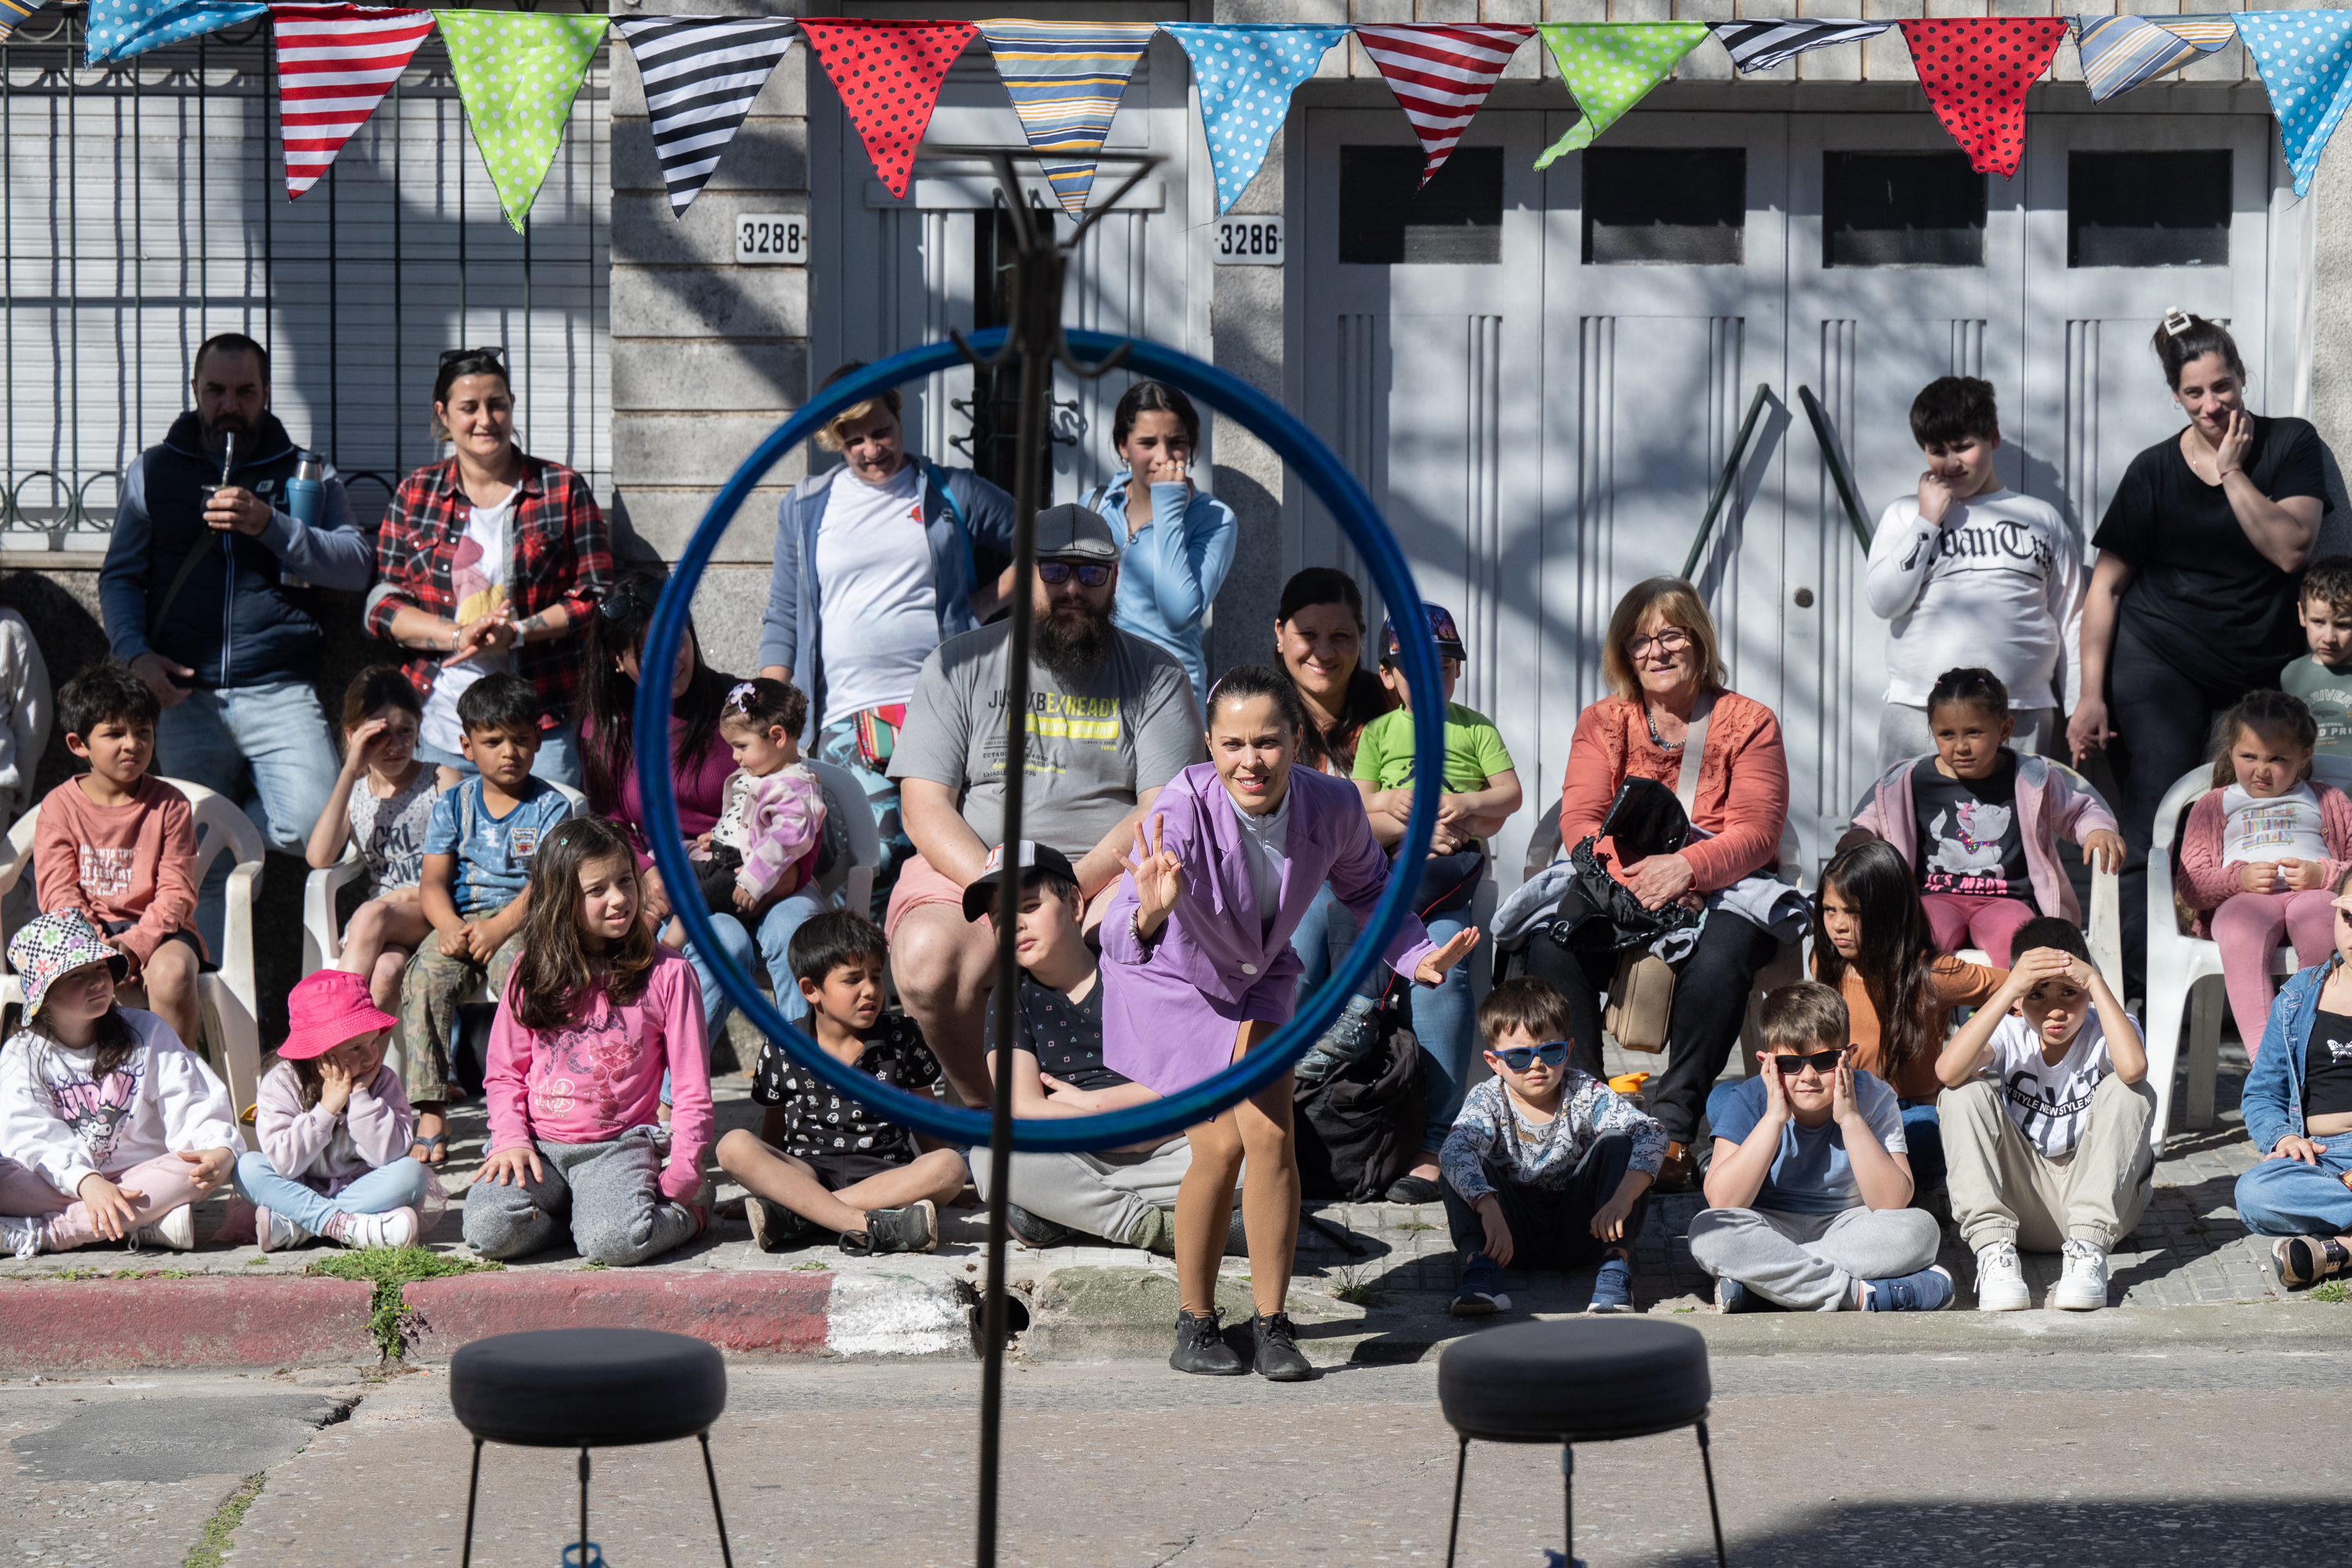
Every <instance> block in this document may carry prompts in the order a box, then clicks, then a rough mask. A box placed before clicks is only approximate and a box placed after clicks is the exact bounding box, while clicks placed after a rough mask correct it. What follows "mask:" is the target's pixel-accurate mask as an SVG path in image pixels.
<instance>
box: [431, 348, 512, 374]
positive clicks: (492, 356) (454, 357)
mask: <svg viewBox="0 0 2352 1568" xmlns="http://www.w3.org/2000/svg"><path fill="white" fill-rule="evenodd" d="M469 359H486V360H495V361H496V362H497V363H499V364H504V363H507V351H506V350H505V349H503V348H495V349H443V350H442V351H441V368H443V369H444V370H446V369H447V368H448V367H449V366H451V365H453V364H456V363H457V362H458V361H460V360H469Z"/></svg>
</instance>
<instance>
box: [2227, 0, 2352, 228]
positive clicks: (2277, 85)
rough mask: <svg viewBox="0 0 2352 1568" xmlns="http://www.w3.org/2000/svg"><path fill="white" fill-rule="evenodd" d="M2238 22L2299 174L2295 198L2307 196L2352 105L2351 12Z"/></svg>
mask: <svg viewBox="0 0 2352 1568" xmlns="http://www.w3.org/2000/svg"><path fill="white" fill-rule="evenodd" d="M2237 23H2238V37H2241V38H2242V39H2243V40H2245V45H2246V52H2247V53H2248V54H2250V55H2252V56H2253V57H2254V68H2255V69H2256V70H2258V71H2260V72H2261V73H2262V77H2263V89H2265V90H2266V91H2268V92H2269V93H2270V95H2271V112H2272V113H2273V114H2275V115H2277V116H2278V122H2279V144H2280V146H2281V147H2282V148H2283V149H2284V151H2285V153H2286V163H2287V167H2288V169H2289V170H2291V171H2292V172H2293V173H2294V194H2295V195H2298V196H2299V195H2304V194H2305V192H2307V191H2309V190H2310V189H2311V177H2312V175H2314V174H2317V173H2318V172H2319V155H2320V154H2321V153H2325V152H2326V151H2327V139H2328V138H2329V137H2330V136H2333V135H2334V134H2336V121H2339V120H2341V119H2343V118H2344V110H2345V106H2346V105H2347V102H2352V13H2347V12H2343V11H2242V12H2240V13H2239V14H2238V16H2237Z"/></svg>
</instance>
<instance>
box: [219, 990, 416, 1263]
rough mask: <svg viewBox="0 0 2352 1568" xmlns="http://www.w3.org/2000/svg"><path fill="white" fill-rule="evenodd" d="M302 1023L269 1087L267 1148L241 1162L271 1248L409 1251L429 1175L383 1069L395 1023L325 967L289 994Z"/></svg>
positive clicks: (259, 1125) (401, 1098) (264, 1107)
mask: <svg viewBox="0 0 2352 1568" xmlns="http://www.w3.org/2000/svg"><path fill="white" fill-rule="evenodd" d="M286 1013H287V1019H288V1022H289V1024H290V1025H291V1026H292V1027H291V1030H290V1031H289V1033H288V1035H287V1037H286V1043H285V1044H284V1045H282V1046H279V1047H278V1065H277V1066H276V1067H274V1068H271V1069H270V1070H269V1073H268V1076H267V1077H265V1078H264V1079H262V1080H261V1092H260V1095H259V1097H258V1099H257V1102H256V1104H255V1106H254V1112H253V1130H254V1131H255V1133H256V1134H257V1136H258V1137H259V1138H260V1140H261V1147H260V1148H259V1149H257V1150H256V1151H255V1152H252V1153H249V1154H247V1155H246V1156H245V1157H244V1158H242V1159H240V1160H238V1161H237V1163H236V1190H237V1192H238V1193H239V1194H242V1195H243V1196H244V1198H245V1200H246V1201H247V1203H249V1204H251V1205H253V1206H254V1211H255V1212H254V1234H255V1238H256V1239H257V1240H258V1241H259V1242H260V1243H261V1250H262V1251H264V1252H268V1251H272V1250H274V1249H276V1248H278V1247H293V1246H297V1245H299V1243H302V1242H305V1241H309V1240H310V1239H311V1238H312V1237H326V1238H327V1239H328V1240H329V1241H333V1242H339V1243H341V1245H342V1246H345V1247H407V1246H409V1245H411V1244H412V1243H414V1242H415V1240H416V1238H417V1236H418V1235H419V1234H420V1233H421V1232H422V1231H423V1229H424V1219H423V1216H422V1215H419V1214H418V1212H417V1211H418V1209H419V1207H420V1206H421V1205H424V1203H425V1194H426V1192H427V1190H428V1187H429V1184H430V1174H431V1173H429V1172H427V1171H426V1170H425V1166H424V1165H423V1164H422V1163H419V1162H418V1161H416V1160H415V1159H412V1158H411V1157H410V1156H409V1154H408V1152H407V1150H408V1145H409V1141H410V1135H411V1134H412V1133H414V1132H415V1131H416V1112H415V1110H411V1109H410V1107H409V1103H408V1095H407V1092H406V1091H405V1090H404V1089H402V1088H401V1086H400V1075H399V1074H398V1073H396V1072H394V1071H393V1070H392V1068H388V1067H386V1066H384V1065H383V1047H384V1039H385V1037H387V1036H388V1035H389V1034H390V1033H391V1032H392V1028H393V1026H394V1023H396V1022H397V1020H396V1019H394V1017H393V1016H392V1015H391V1014H389V1013H387V1012H385V1011H384V1010H383V1008H381V1007H379V1006H377V1005H375V1003H374V1001H373V1000H372V999H371V998H370V997H369V995H368V983H367V979H366V977H365V976H363V975H358V974H351V973H345V972H343V971H341V970H338V969H322V970H320V971H319V972H318V973H315V974H307V975H304V976H303V977H302V978H301V979H300V980H299V981H298V982H297V983H296V984H295V986H294V989H293V990H292V991H290V992H289V993H288V994H287V996H286Z"/></svg>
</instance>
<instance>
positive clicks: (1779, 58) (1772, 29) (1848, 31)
mask: <svg viewBox="0 0 2352 1568" xmlns="http://www.w3.org/2000/svg"><path fill="white" fill-rule="evenodd" d="M1714 26H1715V36H1716V37H1717V39H1719V40H1721V42H1722V44H1723V47H1724V52H1725V53H1727V54H1728V55H1729V56H1730V57H1731V63H1732V64H1733V65H1734V66H1736V67H1737V68H1739V69H1740V70H1742V71H1768V70H1770V69H1771V68H1773V67H1774V66H1777V65H1780V64H1782V63H1784V62H1786V61H1788V60H1791V59H1794V58H1796V57H1797V56H1799V55H1801V54H1803V53H1804V52H1805V51H1806V50H1807V49H1819V48H1826V47H1829V46H1830V45H1832V44H1853V43H1859V42H1861V41H1862V40H1863V39H1864V38H1869V37H1876V36H1877V35H1879V34H1881V33H1883V32H1885V31H1886V29H1887V28H1889V27H1891V26H1895V24H1894V23H1892V22H1864V21H1860V20H1855V21H1821V22H1813V21H1786V20H1781V19H1779V18H1776V17H1769V16H1765V17H1759V18H1758V19H1756V20H1754V21H1750V22H1717V23H1716V24H1715V25H1714Z"/></svg>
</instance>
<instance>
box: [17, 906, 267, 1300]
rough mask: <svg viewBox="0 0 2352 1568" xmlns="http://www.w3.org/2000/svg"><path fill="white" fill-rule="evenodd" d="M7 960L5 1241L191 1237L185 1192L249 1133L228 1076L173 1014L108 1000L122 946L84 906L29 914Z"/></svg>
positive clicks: (216, 1172) (226, 1173)
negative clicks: (12, 997)
mask: <svg viewBox="0 0 2352 1568" xmlns="http://www.w3.org/2000/svg"><path fill="white" fill-rule="evenodd" d="M8 963H9V965H10V966H11V967H12V968H14V969H15V970H16V975H17V978H18V979H19V981H21V982H22V983H23V985H24V988H25V1022H24V1026H22V1027H21V1028H19V1029H18V1030H17V1031H16V1034H15V1035H14V1036H13V1037H11V1038H10V1039H9V1041H8V1043H7V1046H6V1048H5V1051H0V1155H5V1160H0V1247H4V1248H6V1249H8V1250H11V1251H13V1252H15V1253H16V1256H17V1257H19V1258H29V1257H31V1256H32V1255H33V1254H34V1253H36V1252H42V1251H49V1252H63V1251H66V1250H68V1249H69V1248H72V1247H88V1246H89V1245H90V1244H91V1243H93V1242H99V1241H107V1242H116V1243H121V1242H123V1241H126V1240H127V1241H129V1242H130V1244H131V1246H132V1247H170V1248H173V1250H176V1251H181V1252H186V1251H190V1250H193V1249H194V1247H195V1245H196V1236H195V1216H194V1213H193V1212H192V1211H191V1209H190V1207H189V1205H191V1204H194V1202H196V1201H197V1200H198V1199H200V1198H203V1197H205V1196H206V1195H208V1194H211V1193H213V1192H215V1191H216V1190H217V1189H219V1188H220V1187H221V1186H222V1185H224V1184H226V1183H227V1181H228V1180H229V1177H230V1175H231V1173H233V1172H234V1171H235V1169H236V1154H237V1151H238V1150H240V1149H242V1148H243V1147H244V1143H243V1141H242V1140H241V1138H240V1137H239V1135H238V1133H237V1130H236V1112H235V1110H233V1109H232V1108H231V1107H230V1104H229V1098H228V1090H227V1089H225V1088H223V1087H222V1085H221V1081H220V1079H217V1078H215V1077H214V1076H213V1072H212V1069H211V1068H208V1067H206V1066H205V1063H204V1061H203V1059H202V1058H199V1057H197V1055H196V1054H195V1053H194V1051H192V1050H190V1049H188V1047H186V1046H185V1045H184V1044H183V1043H182V1042H181V1040H180V1037H179V1036H178V1035H176V1034H174V1033H173V1032H172V1026H170V1025H169V1024H166V1023H165V1022H163V1019H161V1018H159V1017H157V1016H155V1015H154V1014H152V1013H148V1012H142V1011H141V1010H140V1009H138V1008H135V1007H124V1006H121V1005H119V1004H117V1003H116V1001H115V999H114V987H115V984H116V983H117V982H118V981H120V980H121V977H122V973H123V969H124V967H125V964H124V960H123V957H122V955H121V953H120V952H117V951H116V950H115V949H114V948H113V947H111V946H110V945H109V944H108V943H107V942H106V940H105V938H104V937H102V936H100V934H99V931H98V928H97V927H95V926H93V925H91V924H90V923H89V920H88V919H87V918H86V917H85V916H83V915H82V914H81V913H80V912H79V911H78V910H59V911H58V912H57V913H54V914H47V915H43V916H41V917H40V918H38V919H37V920H35V921H31V922H30V923H29V924H27V925H26V927H25V929H24V930H22V931H18V932H17V933H16V937H15V938H14V940H12V941H11V942H9V943H8Z"/></svg>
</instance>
